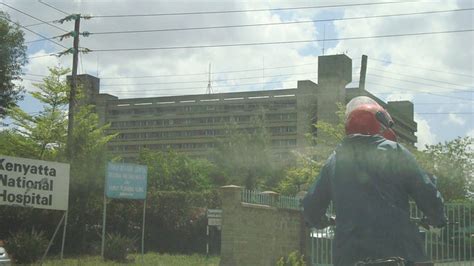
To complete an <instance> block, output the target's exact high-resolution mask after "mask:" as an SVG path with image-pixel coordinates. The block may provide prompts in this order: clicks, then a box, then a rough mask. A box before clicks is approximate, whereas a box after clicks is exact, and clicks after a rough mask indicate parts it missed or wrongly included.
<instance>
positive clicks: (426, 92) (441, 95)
mask: <svg viewBox="0 0 474 266" xmlns="http://www.w3.org/2000/svg"><path fill="white" fill-rule="evenodd" d="M366 83H367V84H372V85H376V86H381V87H386V88H392V89H397V90H400V91H403V92H405V93H406V94H412V93H408V92H406V91H407V89H402V88H400V87H396V86H390V85H384V84H380V83H376V82H372V81H366ZM412 90H413V91H416V92H420V93H422V94H430V95H434V96H438V97H445V98H452V99H457V100H463V101H470V102H472V101H474V100H473V99H467V98H461V97H456V96H451V95H446V94H438V93H433V92H429V91H422V90H416V89H412ZM374 93H377V92H374ZM394 93H395V92H389V93H385V94H394ZM451 93H456V92H451ZM377 94H383V93H377Z"/></svg>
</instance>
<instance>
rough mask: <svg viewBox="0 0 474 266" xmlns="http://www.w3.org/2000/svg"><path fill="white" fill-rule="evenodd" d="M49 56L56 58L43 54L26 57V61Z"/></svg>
mask: <svg viewBox="0 0 474 266" xmlns="http://www.w3.org/2000/svg"><path fill="white" fill-rule="evenodd" d="M49 56H57V54H43V55H35V56H28V59H36V58H41V57H49Z"/></svg>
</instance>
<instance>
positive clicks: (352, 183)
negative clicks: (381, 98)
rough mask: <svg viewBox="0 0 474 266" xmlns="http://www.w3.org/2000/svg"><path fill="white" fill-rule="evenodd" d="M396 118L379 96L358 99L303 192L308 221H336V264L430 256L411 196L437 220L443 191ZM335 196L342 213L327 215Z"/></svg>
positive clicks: (322, 224)
mask: <svg viewBox="0 0 474 266" xmlns="http://www.w3.org/2000/svg"><path fill="white" fill-rule="evenodd" d="M393 125H394V122H393V120H392V118H391V117H390V115H389V114H388V112H387V111H386V110H384V108H383V107H381V106H380V105H379V104H377V103H376V102H375V101H373V100H372V99H370V98H368V97H364V96H362V97H356V98H354V99H353V100H351V101H350V102H349V103H348V104H347V106H346V122H345V129H346V137H345V138H344V140H343V141H342V142H341V143H340V144H339V145H338V146H337V148H336V149H335V152H334V153H333V154H332V155H331V156H330V157H329V159H328V160H327V162H326V163H325V165H324V166H323V168H322V170H321V172H320V174H319V177H318V178H317V180H316V182H315V183H314V184H313V185H312V187H311V188H310V189H309V191H308V193H307V194H306V196H305V198H304V199H303V208H304V210H303V215H304V218H305V221H306V223H307V224H308V225H309V226H311V227H315V228H317V229H322V228H325V227H327V226H330V225H336V228H335V237H334V242H333V263H334V265H335V266H348V265H354V264H355V263H357V262H358V261H363V260H367V259H370V258H372V259H380V258H390V257H399V258H403V259H405V260H406V261H408V262H423V261H427V260H428V258H427V257H426V255H425V254H424V250H423V243H422V239H421V236H420V234H419V233H418V227H417V226H416V225H415V224H414V223H412V222H411V221H410V209H409V206H410V205H409V199H410V198H411V199H413V200H414V201H415V203H416V204H417V206H418V208H419V209H420V210H421V211H422V212H423V213H424V215H425V216H426V222H427V223H428V224H430V225H431V226H434V227H442V226H444V225H445V224H446V222H447V220H446V217H445V215H444V204H443V199H442V197H441V194H440V192H439V191H438V190H437V188H436V187H435V185H434V184H433V183H432V182H431V180H430V178H429V176H428V175H427V173H426V172H424V171H423V170H422V169H421V168H420V167H419V166H418V164H417V162H416V160H415V158H414V157H413V155H412V154H411V153H410V152H409V151H408V150H407V149H406V148H405V147H404V146H403V145H401V144H400V143H398V142H396V135H395V133H394V131H393V130H392V127H393ZM330 202H332V203H333V206H334V210H335V214H336V220H334V219H333V218H330V217H328V216H326V210H327V208H328V206H329V204H330Z"/></svg>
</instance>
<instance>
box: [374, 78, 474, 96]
mask: <svg viewBox="0 0 474 266" xmlns="http://www.w3.org/2000/svg"><path fill="white" fill-rule="evenodd" d="M367 75H369V76H374V77H379V78H384V79H390V80H397V81H403V82H407V83H413V84H418V85H423V86H431V87H436V88H441V89H445V90H455V91H461V92H466V93H474V91H472V90H462V89H457V88H445V87H441V86H437V85H434V84H427V83H423V82H416V81H410V80H404V79H397V78H391V77H386V76H382V75H377V74H371V73H367Z"/></svg>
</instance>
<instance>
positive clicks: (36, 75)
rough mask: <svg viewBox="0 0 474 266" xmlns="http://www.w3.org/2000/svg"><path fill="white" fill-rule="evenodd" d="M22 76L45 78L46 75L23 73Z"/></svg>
mask: <svg viewBox="0 0 474 266" xmlns="http://www.w3.org/2000/svg"><path fill="white" fill-rule="evenodd" d="M24 75H27V76H35V77H47V75H41V74H30V73H24Z"/></svg>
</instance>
